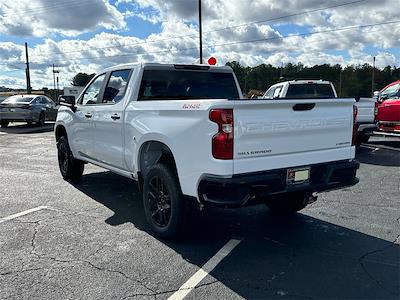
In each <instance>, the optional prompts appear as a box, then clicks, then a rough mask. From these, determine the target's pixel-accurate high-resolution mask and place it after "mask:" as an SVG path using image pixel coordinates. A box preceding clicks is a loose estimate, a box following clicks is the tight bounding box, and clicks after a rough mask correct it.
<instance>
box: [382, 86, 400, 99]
mask: <svg viewBox="0 0 400 300" xmlns="http://www.w3.org/2000/svg"><path fill="white" fill-rule="evenodd" d="M399 89H400V83H398V84H394V85H391V86H389V87H388V88H386V89H385V90H383V91H382V93H381V98H390V97H394V96H396V94H397V92H398V91H399Z"/></svg>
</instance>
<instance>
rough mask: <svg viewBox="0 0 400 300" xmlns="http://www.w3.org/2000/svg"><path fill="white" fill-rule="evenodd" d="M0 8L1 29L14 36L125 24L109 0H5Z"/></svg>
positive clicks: (71, 33)
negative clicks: (62, 0)
mask: <svg viewBox="0 0 400 300" xmlns="http://www.w3.org/2000/svg"><path fill="white" fill-rule="evenodd" d="M0 12H1V14H0V33H3V34H7V35H14V36H37V37H45V36H48V34H61V35H65V36H76V35H79V34H81V33H83V32H87V31H91V30H95V29H98V28H105V29H113V30H118V29H123V28H124V27H125V26H126V23H125V20H124V16H123V14H122V13H121V12H120V11H118V10H117V9H116V8H115V7H114V6H112V5H111V4H110V3H109V2H108V0H85V1H78V0H70V1H64V2H61V1H53V0H30V1H27V0H24V1H12V0H6V1H4V2H1V3H0Z"/></svg>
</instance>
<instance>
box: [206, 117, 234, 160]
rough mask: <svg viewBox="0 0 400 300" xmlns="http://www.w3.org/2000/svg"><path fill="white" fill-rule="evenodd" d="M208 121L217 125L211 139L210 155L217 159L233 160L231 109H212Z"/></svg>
mask: <svg viewBox="0 0 400 300" xmlns="http://www.w3.org/2000/svg"><path fill="white" fill-rule="evenodd" d="M210 120H211V121H213V122H215V123H217V124H218V133H217V134H215V135H214V136H213V138H212V155H213V157H214V158H217V159H233V109H212V110H211V111H210Z"/></svg>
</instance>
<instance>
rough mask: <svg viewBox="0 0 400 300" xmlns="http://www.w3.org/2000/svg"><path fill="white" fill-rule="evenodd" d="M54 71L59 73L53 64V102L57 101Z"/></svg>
mask: <svg viewBox="0 0 400 300" xmlns="http://www.w3.org/2000/svg"><path fill="white" fill-rule="evenodd" d="M56 73H60V71H59V70H56V69H54V64H53V85H54V93H53V95H54V99H53V100H54V102H57V94H58V91H56ZM57 83H58V77H57Z"/></svg>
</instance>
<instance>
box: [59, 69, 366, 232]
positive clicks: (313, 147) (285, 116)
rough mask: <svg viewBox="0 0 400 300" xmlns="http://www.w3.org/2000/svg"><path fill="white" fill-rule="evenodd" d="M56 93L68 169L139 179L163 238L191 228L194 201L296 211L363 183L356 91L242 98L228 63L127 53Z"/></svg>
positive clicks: (62, 158) (70, 174) (66, 172)
mask: <svg viewBox="0 0 400 300" xmlns="http://www.w3.org/2000/svg"><path fill="white" fill-rule="evenodd" d="M61 101H62V102H63V103H62V104H63V105H64V106H62V108H60V110H59V113H58V117H57V122H56V126H55V135H56V140H57V147H58V159H59V166H60V170H61V174H62V176H63V177H64V178H65V179H67V180H71V181H74V180H78V179H79V178H80V177H81V176H82V173H83V169H84V164H85V163H93V164H95V165H98V166H100V167H103V168H105V169H108V170H110V171H112V172H115V173H117V174H120V175H122V176H125V177H128V178H131V179H133V180H137V181H138V182H139V187H140V189H141V190H142V194H143V204H144V211H145V215H146V218H147V220H148V222H149V224H150V226H151V228H152V229H153V230H154V231H155V232H156V233H157V234H158V235H160V236H161V237H164V238H167V237H173V236H175V235H176V234H178V233H179V232H180V231H181V230H182V229H183V228H184V224H183V222H184V220H185V218H184V216H185V207H186V202H187V201H192V202H193V203H195V204H196V205H197V206H198V207H199V208H203V207H205V206H207V205H220V206H225V207H233V206H243V205H249V204H251V203H254V202H257V201H258V202H260V201H261V202H264V203H266V204H267V205H268V206H269V207H270V208H271V209H272V210H277V211H284V212H295V211H298V210H300V209H302V208H304V207H305V206H306V205H307V204H308V203H309V202H311V201H314V200H316V193H318V192H322V191H326V190H332V189H338V188H342V187H345V186H351V185H354V184H356V183H357V182H358V179H357V178H356V170H357V169H358V167H359V163H358V162H357V161H356V160H355V159H354V157H355V147H354V144H353V143H352V141H353V142H354V138H353V128H354V126H356V125H355V120H356V115H355V113H354V112H355V110H354V108H353V102H354V100H353V99H335V101H332V99H312V101H311V100H310V101H307V103H305V102H304V99H301V100H300V99H291V100H287V101H280V100H265V101H263V100H257V101H254V100H248V99H242V93H241V91H240V88H239V85H238V82H237V80H236V77H235V75H234V73H233V71H232V69H231V68H229V67H213V66H206V65H173V64H170V65H161V64H134V65H133V64H132V65H120V66H116V67H113V68H109V69H106V70H104V71H103V72H101V73H99V74H98V75H97V76H95V77H94V78H93V79H92V81H91V82H90V83H89V84H88V86H87V87H86V88H85V89H84V91H83V92H82V93H81V95H80V96H79V97H78V99H76V101H75V99H74V98H73V97H66V98H64V99H63V98H62V99H61ZM116 201H117V200H116Z"/></svg>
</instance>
